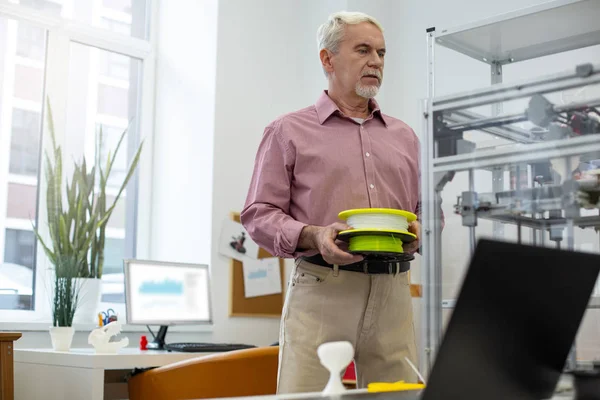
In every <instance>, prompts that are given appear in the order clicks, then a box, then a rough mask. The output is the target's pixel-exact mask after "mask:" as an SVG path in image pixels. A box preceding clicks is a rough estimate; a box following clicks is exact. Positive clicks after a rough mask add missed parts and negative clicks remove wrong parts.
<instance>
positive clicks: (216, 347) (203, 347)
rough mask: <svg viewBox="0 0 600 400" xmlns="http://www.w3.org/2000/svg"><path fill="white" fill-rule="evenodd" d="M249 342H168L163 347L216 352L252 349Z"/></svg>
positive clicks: (194, 351) (187, 350)
mask: <svg viewBox="0 0 600 400" xmlns="http://www.w3.org/2000/svg"><path fill="white" fill-rule="evenodd" d="M254 347H256V346H253V345H251V344H235V343H169V344H165V349H166V350H169V351H182V352H188V353H218V352H224V351H233V350H243V349H252V348H254Z"/></svg>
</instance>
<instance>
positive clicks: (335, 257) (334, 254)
mask: <svg viewBox="0 0 600 400" xmlns="http://www.w3.org/2000/svg"><path fill="white" fill-rule="evenodd" d="M348 229H351V228H350V227H349V226H348V225H346V224H342V223H340V222H336V223H333V224H331V225H328V226H312V225H309V226H306V227H304V229H303V230H302V232H301V233H300V240H299V243H298V245H299V247H302V248H304V249H316V250H319V253H321V256H322V257H323V259H324V260H325V261H327V262H328V263H329V264H334V265H346V264H352V263H355V262H358V261H361V260H362V259H363V257H362V256H359V255H354V254H350V253H348V252H345V251H343V250H342V249H340V247H339V246H338V245H337V244H336V237H337V235H338V233H340V232H341V231H345V230H348ZM340 245H341V244H340Z"/></svg>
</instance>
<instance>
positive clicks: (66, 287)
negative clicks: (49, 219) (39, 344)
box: [50, 254, 81, 351]
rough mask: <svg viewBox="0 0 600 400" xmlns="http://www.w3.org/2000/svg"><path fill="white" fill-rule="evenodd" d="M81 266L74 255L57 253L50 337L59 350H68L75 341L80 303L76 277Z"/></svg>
mask: <svg viewBox="0 0 600 400" xmlns="http://www.w3.org/2000/svg"><path fill="white" fill-rule="evenodd" d="M79 268H80V266H79V265H78V260H77V258H76V257H75V256H74V255H64V256H63V255H61V254H57V255H56V260H55V267H54V271H53V272H54V274H53V275H54V276H53V282H52V288H51V297H52V326H51V327H50V339H51V340H52V347H53V348H54V350H57V351H68V350H69V348H70V347H71V342H72V341H73V334H74V333H75V331H74V329H73V317H74V316H75V312H76V310H77V306H78V305H79V292H80V289H81V285H80V282H79V281H78V280H77V279H76V278H77V275H78V273H79Z"/></svg>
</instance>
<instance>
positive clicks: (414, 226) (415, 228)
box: [402, 221, 421, 253]
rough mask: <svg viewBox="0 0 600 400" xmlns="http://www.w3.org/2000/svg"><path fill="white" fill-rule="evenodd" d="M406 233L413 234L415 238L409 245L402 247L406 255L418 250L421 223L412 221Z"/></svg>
mask: <svg viewBox="0 0 600 400" xmlns="http://www.w3.org/2000/svg"><path fill="white" fill-rule="evenodd" d="M408 231H409V232H410V233H414V234H415V235H416V236H417V238H416V239H415V240H414V241H413V242H410V243H407V244H405V245H403V246H402V247H403V249H404V251H405V252H406V253H413V252H415V251H417V250H418V249H419V246H420V239H421V223H420V222H419V221H413V222H411V223H410V225H408Z"/></svg>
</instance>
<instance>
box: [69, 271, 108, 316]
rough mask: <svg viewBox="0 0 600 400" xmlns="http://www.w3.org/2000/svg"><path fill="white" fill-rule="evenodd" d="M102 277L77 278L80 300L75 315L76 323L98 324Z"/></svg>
mask: <svg viewBox="0 0 600 400" xmlns="http://www.w3.org/2000/svg"><path fill="white" fill-rule="evenodd" d="M101 283H102V280H101V279H97V278H77V279H76V285H78V287H79V302H78V304H77V309H76V310H75V316H74V317H73V323H74V324H96V325H97V324H98V308H99V304H100V285H101Z"/></svg>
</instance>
